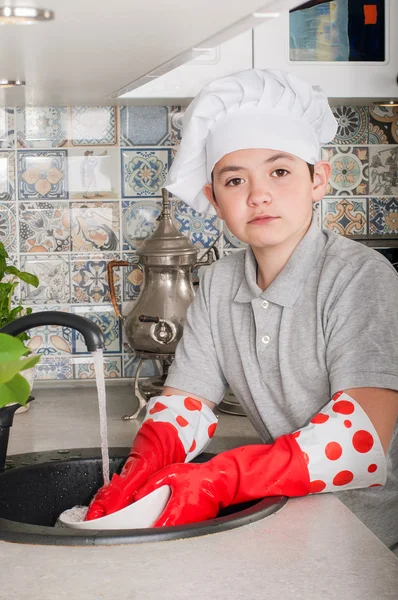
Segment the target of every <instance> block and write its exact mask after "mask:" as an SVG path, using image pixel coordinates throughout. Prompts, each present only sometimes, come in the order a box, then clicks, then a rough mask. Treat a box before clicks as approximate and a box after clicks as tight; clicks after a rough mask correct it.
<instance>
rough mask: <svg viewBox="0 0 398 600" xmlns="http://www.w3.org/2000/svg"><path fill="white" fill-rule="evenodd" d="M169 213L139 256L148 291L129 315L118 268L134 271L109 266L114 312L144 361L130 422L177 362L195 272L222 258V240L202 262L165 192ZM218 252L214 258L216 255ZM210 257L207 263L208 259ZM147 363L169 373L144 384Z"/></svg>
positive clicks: (165, 210)
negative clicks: (120, 297)
mask: <svg viewBox="0 0 398 600" xmlns="http://www.w3.org/2000/svg"><path fill="white" fill-rule="evenodd" d="M162 195H163V202H162V204H163V208H162V212H161V214H160V215H159V217H158V218H157V221H159V225H158V227H157V229H156V231H155V232H154V233H153V235H152V236H151V237H149V238H148V239H146V240H145V241H144V243H143V244H142V246H141V247H140V249H139V250H137V251H136V254H137V256H138V258H139V262H138V264H135V265H134V266H138V267H139V268H140V269H141V271H143V279H144V282H143V286H142V289H141V292H140V295H139V297H138V300H137V302H136V303H135V305H134V306H133V308H132V310H131V312H130V313H129V314H128V315H127V316H125V317H124V316H122V315H121V314H120V311H119V307H118V304H117V299H116V295H115V286H114V280H113V269H114V268H115V267H119V266H130V263H129V262H128V261H125V260H112V261H110V262H109V263H108V266H107V274H108V281H109V289H110V294H111V299H112V304H113V308H114V309H115V313H116V315H117V316H118V317H119V318H120V319H122V321H123V324H124V329H125V334H126V338H127V341H128V343H129V345H130V347H131V349H132V350H133V351H134V354H135V356H137V357H139V358H140V361H139V364H138V367H137V371H136V374H135V378H134V391H135V394H136V396H137V398H138V400H139V406H138V409H137V410H136V412H135V413H134V414H133V415H131V416H126V417H124V418H125V419H135V418H137V417H138V415H139V413H140V412H141V410H142V409H143V407H144V406H145V405H146V402H147V401H148V400H149V398H151V397H152V396H155V395H158V394H160V392H161V390H162V388H163V386H164V382H165V380H166V377H167V373H168V369H169V366H170V365H171V363H172V362H173V359H174V353H175V350H176V347H177V343H178V341H179V339H180V338H181V336H182V332H183V323H184V320H185V315H186V312H187V309H188V306H189V305H190V304H191V302H192V300H193V299H194V296H195V289H194V281H193V270H194V269H195V268H196V267H201V266H207V265H210V264H212V263H213V262H214V260H215V259H218V258H219V254H218V250H217V248H216V247H215V244H216V242H217V241H218V239H219V238H217V239H216V240H215V241H214V242H213V244H212V245H211V246H210V248H208V249H207V250H206V252H205V253H204V254H203V255H202V257H201V259H200V261H198V249H197V248H195V246H194V245H193V244H192V243H191V242H190V241H189V239H188V238H187V237H186V236H185V235H183V234H182V233H180V232H179V231H178V230H177V228H176V227H175V225H174V223H173V220H172V217H171V203H170V198H169V195H168V192H167V190H166V189H163V190H162ZM212 252H213V253H214V257H215V258H213V255H212ZM205 257H206V260H204V258H205ZM145 360H152V361H153V360H154V361H157V364H158V366H159V367H160V368H161V369H163V373H162V374H161V375H160V376H159V377H148V378H146V379H145V381H143V382H140V381H139V379H140V373H141V370H142V367H143V365H144V362H145Z"/></svg>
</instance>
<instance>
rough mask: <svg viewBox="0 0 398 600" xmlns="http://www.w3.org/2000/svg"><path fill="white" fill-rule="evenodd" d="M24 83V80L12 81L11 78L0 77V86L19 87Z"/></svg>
mask: <svg viewBox="0 0 398 600" xmlns="http://www.w3.org/2000/svg"><path fill="white" fill-rule="evenodd" d="M23 85H26V82H25V81H21V80H20V79H16V80H15V81H12V80H11V79H0V88H10V87H20V86H23Z"/></svg>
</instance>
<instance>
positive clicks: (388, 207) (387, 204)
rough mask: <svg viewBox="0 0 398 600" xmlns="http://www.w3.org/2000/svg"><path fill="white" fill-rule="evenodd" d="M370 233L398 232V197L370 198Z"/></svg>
mask: <svg viewBox="0 0 398 600" xmlns="http://www.w3.org/2000/svg"><path fill="white" fill-rule="evenodd" d="M369 233H370V234H374V235H383V234H389V235H391V234H393V233H398V198H369Z"/></svg>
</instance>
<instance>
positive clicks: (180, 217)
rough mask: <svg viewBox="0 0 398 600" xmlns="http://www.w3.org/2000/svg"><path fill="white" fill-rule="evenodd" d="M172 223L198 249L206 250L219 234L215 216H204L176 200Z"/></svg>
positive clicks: (218, 225) (218, 224)
mask: <svg viewBox="0 0 398 600" xmlns="http://www.w3.org/2000/svg"><path fill="white" fill-rule="evenodd" d="M173 217H174V223H175V225H176V227H177V229H178V230H179V231H180V233H183V234H184V235H186V236H188V238H189V239H190V241H191V242H192V243H193V244H194V245H195V246H199V247H200V248H208V247H209V246H211V244H212V243H213V242H214V241H215V240H216V239H217V237H218V236H219V234H220V221H219V220H218V218H217V216H216V215H208V216H204V215H202V214H200V213H198V212H196V211H195V210H193V209H192V208H190V207H189V206H188V204H186V203H185V202H182V201H181V200H178V201H176V202H175V204H174V210H173Z"/></svg>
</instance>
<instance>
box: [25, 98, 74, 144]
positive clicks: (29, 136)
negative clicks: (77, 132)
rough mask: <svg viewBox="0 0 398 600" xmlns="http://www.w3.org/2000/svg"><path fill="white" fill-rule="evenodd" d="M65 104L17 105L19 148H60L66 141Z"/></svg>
mask: <svg viewBox="0 0 398 600" xmlns="http://www.w3.org/2000/svg"><path fill="white" fill-rule="evenodd" d="M67 130H68V113H67V109H66V107H65V106H26V107H25V106H18V107H17V143H18V147H19V148H60V147H62V146H65V145H66V144H67V142H68V134H67Z"/></svg>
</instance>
